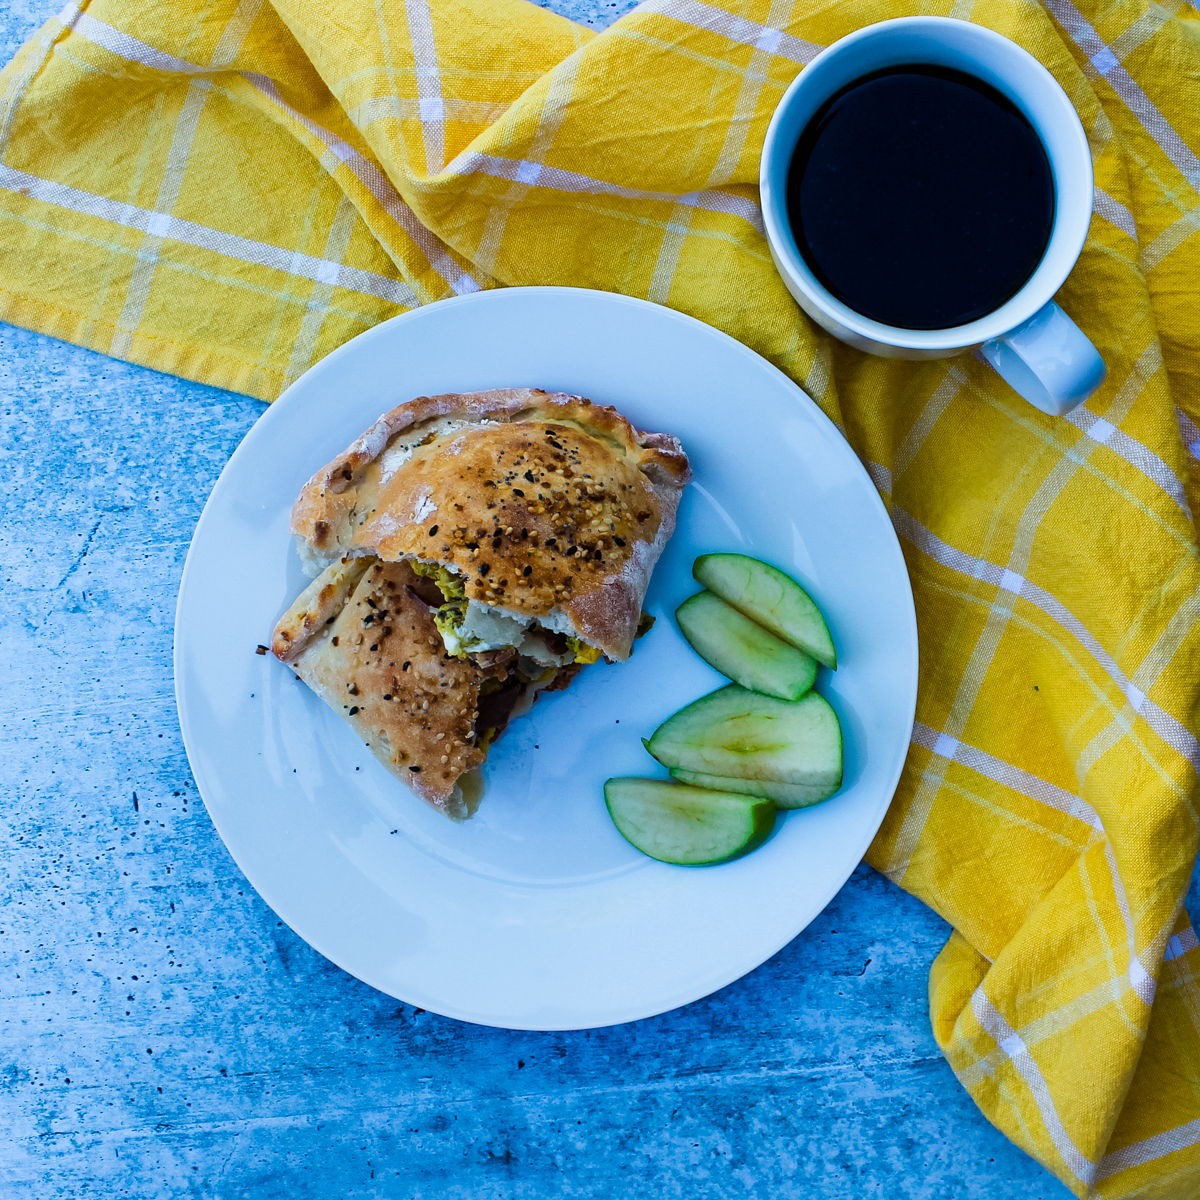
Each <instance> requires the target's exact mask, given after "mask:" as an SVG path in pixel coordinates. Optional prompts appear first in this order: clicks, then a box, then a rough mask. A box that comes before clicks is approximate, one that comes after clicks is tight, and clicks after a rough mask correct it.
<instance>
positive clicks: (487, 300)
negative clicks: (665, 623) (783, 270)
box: [172, 285, 920, 1032]
mask: <svg viewBox="0 0 1200 1200" xmlns="http://www.w3.org/2000/svg"><path fill="white" fill-rule="evenodd" d="M530 293H535V294H541V295H559V296H561V297H563V298H564V299H567V298H569V299H570V300H571V301H572V302H578V301H580V300H581V299H582V298H586V300H585V302H586V303H588V304H600V305H601V306H603V305H608V304H613V305H618V306H629V307H634V308H639V309H642V310H643V311H649V312H651V313H652V314H653V318H654V319H656V320H663V319H665V320H668V321H675V322H678V323H680V324H683V325H686V326H690V327H692V328H693V329H696V330H697V331H698V332H700V333H702V334H703V335H704V336H706V337H710V338H715V339H716V340H717V341H718V342H720V343H723V344H724V345H725V348H726V349H727V350H732V351H734V352H735V353H737V354H738V355H740V356H742V357H747V358H748V359H749V360H750V361H751V362H752V363H753V364H754V366H755V367H756V368H757V369H763V368H766V370H767V371H768V373H770V374H773V375H774V376H775V377H776V378H777V380H778V381H780V382H782V383H783V384H784V387H785V391H788V392H790V393H791V394H792V395H793V398H795V399H798V400H799V401H800V403H801V405H802V406H803V407H806V408H807V409H808V410H809V415H810V417H814V418H816V419H817V422H818V424H821V423H824V424H825V425H826V426H827V427H828V431H830V432H832V433H833V434H835V435H836V437H837V438H838V439H839V440H841V441H842V442H843V443H844V444H845V445H846V448H847V450H848V451H849V455H850V458H851V460H852V464H851V469H852V470H853V471H855V472H856V473H857V474H858V475H859V477H860V479H861V481H862V482H863V483H865V484H866V494H867V497H868V503H869V504H870V505H871V506H872V507H873V508H874V509H875V510H876V513H877V515H878V516H879V517H880V518H881V519H882V521H883V523H884V525H885V526H886V529H887V531H888V534H889V542H890V546H891V547H892V548H894V550H895V553H896V555H897V558H898V563H899V565H900V566H901V568H902V576H903V580H904V584H905V586H904V592H903V597H902V599H903V601H904V604H903V614H902V615H903V617H904V625H905V627H906V632H907V634H908V638H909V645H910V661H909V662H908V663H907V664H906V666H907V671H906V679H907V694H906V695H904V696H903V697H902V699H903V701H904V703H903V705H902V706H901V705H900V704H898V705H897V707H898V709H900V711H902V712H903V713H905V714H906V719H905V725H906V727H907V728H908V730H909V732H910V740H911V730H912V728H913V725H914V722H915V719H916V704H917V694H918V684H919V665H920V653H919V651H920V647H919V629H918V626H917V620H916V605H915V599H914V596H913V591H912V580H911V577H910V575H909V571H908V566H907V562H906V560H905V558H904V552H903V549H902V547H901V545H900V540H899V537H898V536H897V534H896V530H895V527H894V525H893V524H892V521H891V517H890V516H889V514H888V511H887V508H886V506H885V504H884V502H883V499H882V497H881V496H880V494H879V491H878V489H877V488H876V486H875V484H874V482H873V480H872V479H871V477H870V475H869V474H868V472H867V470H866V468H865V467H864V465H863V463H862V461H861V460H860V459H859V457H858V454H857V452H856V451H855V450H854V447H853V446H852V445H851V444H850V442H849V440H848V439H847V438H846V437H845V435H844V434H843V433H842V431H841V429H840V428H839V427H838V426H837V425H836V424H835V423H834V422H833V421H832V420H831V419H830V418H829V417H828V416H827V415H826V413H825V412H824V411H823V410H822V409H821V407H820V406H819V405H818V404H817V403H816V401H814V400H813V399H812V397H811V396H809V395H808V393H807V392H805V391H804V389H803V388H802V387H801V386H800V385H799V384H797V383H796V382H795V380H793V379H792V378H791V377H790V376H788V375H787V374H786V373H785V372H784V371H782V370H780V368H779V367H777V366H776V365H775V364H774V363H772V362H771V361H770V360H768V359H766V358H765V357H763V356H762V355H760V354H758V353H757V352H756V351H755V350H753V349H751V348H750V347H749V346H747V345H746V344H745V343H743V342H740V341H738V340H737V339H736V338H734V337H733V336H731V335H730V334H728V333H726V332H724V330H721V329H717V328H716V327H715V326H712V325H709V324H707V323H706V322H704V321H701V320H699V319H698V318H696V317H693V316H691V315H689V314H687V313H683V312H680V311H679V310H678V309H673V308H669V307H667V306H665V305H660V304H655V303H653V302H652V301H648V300H643V299H640V298H638V297H635V296H626V295H624V294H622V293H620V292H606V291H601V290H598V289H593V288H577V287H564V286H540V285H539V286H530V287H501V288H489V289H486V290H484V291H480V292H473V293H470V294H467V295H461V296H451V297H447V298H445V299H443V300H438V301H435V302H433V303H431V304H428V305H422V306H421V307H419V308H413V309H409V310H408V311H406V312H403V313H397V314H396V315H395V316H393V317H389V318H388V319H387V320H386V321H381V322H380V323H379V324H377V325H373V326H371V327H370V328H369V329H366V330H363V331H362V332H361V333H359V334H356V335H355V336H354V337H352V338H349V339H348V340H347V341H345V342H343V343H342V344H341V345H339V346H337V347H335V348H334V349H333V350H332V351H330V352H329V354H327V355H325V356H324V357H323V358H322V359H320V360H319V361H318V362H316V363H314V364H313V365H312V366H311V367H309V369H308V370H307V371H305V372H304V373H303V374H302V375H300V376H298V377H297V379H295V380H294V381H293V382H292V383H291V384H290V385H289V386H288V387H287V388H286V389H285V390H284V391H283V392H282V393H281V394H280V395H279V397H278V398H277V399H276V400H275V401H274V402H273V403H271V404H270V405H269V406H268V407H267V409H266V410H265V411H264V412H262V413H261V414H260V415H259V416H258V418H257V419H256V420H255V422H254V424H252V425H251V426H250V428H249V429H248V430H247V431H246V433H245V434H244V435H243V437H242V439H241V440H240V441H239V442H238V444H237V446H236V447H235V448H234V450H233V453H232V454H230V456H229V458H228V459H227V460H226V461H225V463H224V465H223V466H222V468H221V471H220V474H219V475H218V476H217V479H216V481H215V482H214V484H213V486H212V489H211V490H210V492H209V495H208V497H207V498H206V500H205V503H204V507H203V509H202V510H201V513H200V517H199V519H198V520H197V522H196V526H195V529H194V530H193V533H192V538H191V540H190V542H189V544H188V552H187V555H186V558H185V560H184V566H183V570H182V572H181V574H180V580H179V587H178V593H177V597H176V604H175V620H174V625H173V631H172V670H173V676H174V679H173V683H174V694H175V704H176V711H177V714H178V717H179V726H180V733H181V736H182V738H183V743H184V750H185V753H186V754H187V758H188V766H189V769H190V770H191V772H192V777H193V779H194V780H195V782H196V788H197V791H199V793H200V798H201V799H202V800H203V801H204V807H205V811H206V812H207V813H208V817H209V819H210V820H211V821H212V824H213V827H214V829H215V830H216V832H217V834H218V836H219V837H220V839H221V842H222V844H223V846H224V848H225V850H226V852H227V853H228V854H229V856H230V857H231V858H232V859H233V861H234V863H235V864H236V865H237V867H238V870H239V871H241V873H242V875H243V876H244V877H245V879H246V881H247V883H249V884H250V886H251V887H252V888H254V891H255V893H256V895H257V896H258V897H259V898H260V899H261V900H262V901H263V903H265V904H266V905H267V907H268V908H270V909H271V911H272V912H274V913H275V915H276V916H277V917H278V918H279V919H280V920H282V921H283V922H284V923H285V924H286V925H287V926H288V928H289V929H291V930H292V932H293V933H295V934H296V936H297V937H300V938H301V940H303V941H304V942H305V943H307V944H308V945H309V946H311V947H312V948H313V949H314V950H316V951H317V953H319V954H321V955H322V956H323V957H324V958H326V959H328V960H329V961H330V962H332V963H334V964H335V965H336V966H337V967H339V968H340V969H341V970H343V971H345V972H346V973H347V974H348V975H350V976H351V977H353V978H355V979H358V980H360V981H361V982H363V983H366V984H367V986H369V987H372V988H374V989H376V990H378V991H380V992H382V993H383V994H384V995H387V996H391V997H392V998H393V999H396V1000H399V1001H401V1002H403V1003H415V1002H414V1001H410V1000H409V999H408V998H407V997H405V996H402V995H399V994H398V992H397V990H395V989H394V988H392V987H384V986H381V985H380V984H379V983H377V982H373V981H372V980H370V979H366V978H364V977H363V976H362V975H360V974H359V973H358V972H357V971H356V970H355V969H354V968H352V967H351V966H348V965H347V964H346V963H345V962H344V961H343V960H342V957H341V955H340V954H339V953H338V952H337V951H336V950H331V949H329V948H326V947H325V946H324V945H322V944H320V940H318V941H313V940H310V939H309V937H307V936H305V935H304V934H302V933H300V932H299V930H297V929H296V928H295V926H293V925H292V923H291V921H290V920H289V919H288V917H287V916H286V915H285V913H284V912H283V911H281V909H280V908H279V907H277V906H276V904H275V903H274V902H273V900H272V898H271V897H270V896H269V895H268V894H267V893H268V892H271V891H273V890H274V889H273V888H272V887H271V886H270V884H267V886H266V891H264V888H263V886H262V885H261V884H260V882H258V881H256V880H255V879H254V878H253V877H252V876H251V874H250V872H249V871H248V870H247V869H246V867H245V866H244V865H243V862H242V858H241V856H240V855H239V853H238V852H237V851H236V850H235V849H234V847H233V846H232V845H231V844H230V841H229V840H228V838H227V837H226V833H225V831H224V829H223V828H222V825H223V822H222V820H221V819H220V818H219V816H218V815H217V811H214V805H212V804H210V803H209V799H208V797H207V795H206V794H205V787H204V784H203V782H202V772H201V771H200V770H198V769H197V754H198V753H199V749H200V748H199V746H198V745H197V747H196V750H195V751H194V750H193V742H194V741H195V739H196V737H197V736H198V735H197V734H196V733H195V731H194V729H193V730H192V731H189V727H190V726H191V721H190V719H189V713H188V703H187V699H186V696H185V688H184V686H183V684H182V682H181V681H182V678H183V670H182V667H183V664H182V661H181V659H182V654H183V650H182V643H183V641H184V639H185V637H186V635H185V634H183V633H181V621H182V616H183V607H184V598H185V595H186V594H187V591H188V586H189V582H190V579H191V575H192V573H193V569H194V563H195V556H194V550H195V547H196V544H197V542H198V541H199V540H200V538H201V535H202V534H203V533H204V531H205V526H206V524H207V523H208V521H209V520H210V519H213V518H212V516H211V514H212V513H213V512H215V509H216V506H217V502H218V497H219V495H220V493H222V491H223V484H224V481H225V480H226V477H227V474H228V472H229V470H230V467H231V465H232V464H233V463H234V462H235V460H237V459H238V458H239V456H241V455H243V454H247V453H252V452H253V445H252V443H253V442H255V441H257V440H258V438H259V437H261V436H266V435H265V434H260V433H259V430H260V429H263V428H267V429H269V428H271V427H272V426H274V425H275V424H277V423H278V422H279V421H284V420H286V419H287V417H286V414H287V412H288V411H289V409H288V407H287V403H286V402H287V401H288V400H289V398H290V397H291V396H292V395H293V394H294V393H296V392H297V391H298V390H299V387H300V385H301V383H302V382H305V381H308V379H309V376H311V375H312V374H313V373H314V372H321V373H324V372H326V371H329V370H334V369H336V366H337V363H338V362H339V361H340V360H341V359H343V358H345V357H346V356H347V355H351V354H354V353H356V352H358V351H357V347H358V346H359V344H360V343H362V342H363V341H364V340H374V339H376V338H380V337H391V336H393V331H394V330H395V329H396V328H397V327H401V328H403V327H404V325H405V324H406V323H407V324H411V323H413V322H415V321H419V320H421V319H424V318H426V317H427V316H428V314H430V313H431V312H441V313H444V312H447V311H449V310H451V309H457V308H461V307H464V306H472V307H477V306H480V305H492V304H497V303H500V304H503V303H508V302H509V301H510V299H511V298H512V297H514V296H522V295H526V294H530ZM305 386H306V387H307V386H311V384H310V383H308V382H305ZM504 386H509V385H504ZM512 386H516V385H515V384H514V385H512ZM402 403H403V402H402ZM276 411H278V412H279V413H280V414H281V415H280V416H278V417H276V416H274V415H273V414H274V413H275V412H276ZM264 422H266V425H265V426H264ZM248 443H249V444H251V448H250V449H249V450H248V449H246V447H247V445H248ZM909 744H910V743H909V741H906V742H905V743H904V748H903V750H902V751H900V752H898V753H897V755H896V760H895V761H894V762H893V764H892V769H891V771H890V772H889V773H888V775H887V780H888V782H887V784H886V786H884V787H883V788H882V789H881V791H880V795H879V798H878V800H877V803H876V807H875V811H874V813H873V814H872V816H871V818H870V819H869V820H867V821H865V822H864V823H863V826H862V829H861V834H860V836H859V838H858V839H857V841H856V843H855V845H854V847H853V855H852V859H853V861H852V863H851V866H850V868H849V870H848V871H847V872H846V873H845V874H844V875H841V876H840V878H839V879H838V881H837V882H836V884H834V885H833V886H831V887H829V888H826V889H824V890H823V891H822V892H820V893H817V895H819V896H820V897H821V899H820V903H819V904H818V905H817V906H816V910H815V912H814V914H813V915H812V916H810V917H809V918H808V919H807V920H805V921H804V922H803V923H801V924H800V925H798V926H797V927H795V928H794V929H792V930H791V932H790V933H788V934H787V936H785V937H784V938H783V939H782V941H780V942H779V943H778V945H774V946H773V948H772V949H771V950H770V951H769V952H768V953H766V954H762V955H760V956H759V955H758V952H757V951H756V952H755V953H756V956H757V961H756V962H755V963H754V964H752V965H750V966H748V967H747V966H743V965H741V964H738V965H737V966H735V967H734V968H733V969H732V970H730V971H726V972H720V973H718V975H717V980H718V981H717V982H716V983H714V984H713V985H712V986H707V985H706V986H705V989H704V990H703V991H701V992H699V993H696V994H694V995H691V996H690V998H688V999H684V1000H678V1001H673V1002H671V1003H670V1004H669V1005H668V1006H667V1007H663V1006H662V1005H661V1003H650V1004H648V1005H646V1006H644V1007H641V1008H639V1009H638V1010H637V1011H635V1012H632V1013H631V1014H629V1015H626V1016H623V1017H621V1018H620V1019H619V1020H617V1021H611V1020H597V1021H593V1022H590V1023H586V1024H580V1023H577V1022H572V1023H569V1024H558V1023H549V1024H547V1023H544V1022H543V1023H529V1024H521V1023H511V1022H509V1021H507V1020H506V1021H505V1022H500V1021H487V1020H484V1019H482V1018H481V1016H480V1015H479V1014H478V1013H468V1012H466V1011H463V1010H456V1009H455V1006H454V1005H444V1006H439V1007H437V1008H435V1009H431V1010H430V1011H435V1012H437V1013H439V1015H441V1016H445V1017H449V1018H451V1019H453V1020H459V1021H463V1022H464V1023H467V1024H472V1025H479V1026H482V1027H486V1028H497V1029H512V1030H526V1031H543V1032H563V1031H569V1030H577V1029H578V1030H582V1029H600V1028H610V1027H615V1026H617V1025H623V1024H628V1023H629V1022H632V1021H640V1020H646V1019H648V1018H650V1017H654V1016H660V1015H663V1014H664V1013H668V1012H673V1011H675V1009H677V1008H681V1007H684V1006H686V1005H687V1004H692V1003H695V1002H696V1001H698V1000H701V999H704V998H705V997H706V996H711V995H713V994H715V993H716V992H718V991H720V990H722V989H723V988H725V987H728V986H729V985H730V984H731V983H734V982H736V981H737V980H738V979H740V978H742V977H743V976H745V975H748V974H750V973H751V972H752V971H754V970H756V969H757V968H758V967H760V966H762V965H763V964H764V963H766V962H767V961H769V960H770V959H771V958H773V957H774V956H775V955H776V954H778V953H779V951H780V950H782V949H783V948H784V947H785V946H786V945H788V943H789V942H791V941H793V940H794V939H795V938H796V937H798V936H799V935H800V934H801V933H803V932H804V930H805V929H807V928H808V926H809V925H810V924H812V922H813V921H814V920H815V919H816V917H817V916H818V915H819V914H820V913H821V912H823V911H824V910H825V908H827V907H828V905H829V903H830V901H831V900H832V899H833V897H834V896H836V895H837V893H838V892H839V891H841V889H842V888H843V887H844V886H845V884H846V881H847V880H848V879H849V878H850V877H851V876H852V875H853V873H854V871H855V870H856V869H857V868H858V866H859V865H860V864H861V862H862V860H863V855H864V854H865V852H866V850H867V848H868V847H869V846H870V844H871V842H872V841H873V840H874V837H875V835H876V833H877V832H878V831H879V828H880V826H881V825H882V824H883V821H884V818H885V817H886V816H887V812H888V809H889V808H890V806H891V801H892V798H893V797H894V795H895V792H896V788H897V786H898V785H899V782H900V778H901V776H902V774H903V771H904V767H905V763H906V760H907V754H908V746H909ZM218 811H219V810H218ZM234 840H235V841H236V840H237V839H236V838H235V839H234ZM424 1007H428V1005H427V1004H426V1005H424Z"/></svg>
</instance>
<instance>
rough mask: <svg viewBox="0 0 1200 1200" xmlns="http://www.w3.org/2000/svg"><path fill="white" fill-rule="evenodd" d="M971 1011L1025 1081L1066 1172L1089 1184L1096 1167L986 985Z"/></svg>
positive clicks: (975, 997)
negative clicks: (1061, 1115)
mask: <svg viewBox="0 0 1200 1200" xmlns="http://www.w3.org/2000/svg"><path fill="white" fill-rule="evenodd" d="M971 1011H972V1012H973V1013H974V1014H975V1019H976V1020H977V1021H978V1022H979V1024H980V1025H981V1026H982V1027H983V1029H984V1031H985V1032H986V1033H987V1034H988V1036H989V1037H991V1038H992V1039H993V1041H995V1043H996V1044H997V1045H998V1046H999V1047H1000V1049H1001V1050H1002V1051H1004V1053H1005V1055H1006V1056H1007V1057H1008V1059H1009V1060H1010V1061H1011V1062H1012V1064H1013V1066H1014V1067H1016V1069H1017V1072H1018V1073H1019V1074H1020V1076H1021V1078H1022V1079H1023V1080H1024V1081H1025V1085H1026V1087H1028V1088H1029V1091H1030V1092H1031V1093H1032V1095H1033V1099H1034V1103H1035V1104H1036V1105H1037V1108H1038V1112H1039V1114H1040V1115H1041V1118H1042V1124H1043V1125H1045V1127H1046V1132H1047V1133H1048V1134H1049V1135H1050V1140H1051V1141H1052V1142H1053V1143H1054V1148H1055V1149H1056V1150H1057V1151H1058V1153H1059V1156H1060V1157H1061V1158H1062V1160H1063V1162H1064V1163H1065V1164H1066V1166H1067V1169H1068V1170H1069V1171H1070V1172H1071V1173H1072V1174H1073V1175H1074V1176H1075V1178H1076V1179H1078V1180H1079V1181H1080V1182H1081V1183H1084V1184H1089V1185H1090V1184H1091V1183H1092V1181H1093V1180H1094V1179H1095V1177H1096V1164H1095V1163H1093V1162H1092V1161H1091V1160H1090V1159H1089V1158H1087V1157H1085V1155H1084V1154H1083V1152H1082V1151H1081V1150H1080V1149H1079V1147H1078V1146H1076V1145H1075V1143H1074V1141H1073V1140H1072V1139H1071V1135H1070V1134H1069V1133H1068V1132H1067V1129H1066V1126H1065V1125H1063V1123H1062V1118H1061V1117H1060V1116H1059V1115H1058V1109H1057V1108H1055V1107H1054V1100H1053V1098H1052V1097H1051V1095H1050V1088H1049V1086H1048V1085H1047V1083H1046V1078H1045V1076H1044V1075H1043V1074H1042V1072H1041V1068H1040V1067H1039V1066H1038V1065H1037V1063H1036V1062H1035V1061H1034V1058H1033V1055H1032V1054H1031V1053H1030V1052H1029V1047H1028V1046H1026V1045H1025V1043H1024V1042H1023V1041H1022V1040H1021V1036H1020V1034H1018V1033H1017V1032H1016V1030H1014V1029H1013V1027H1012V1026H1011V1025H1009V1023H1008V1022H1007V1021H1006V1020H1005V1019H1004V1017H1003V1016H1002V1015H1001V1013H1000V1011H999V1010H998V1009H997V1008H996V1006H995V1005H994V1004H993V1003H992V1002H991V1001H990V1000H989V999H988V998H987V996H986V995H985V993H984V990H983V984H980V985H979V987H977V988H976V989H975V991H974V993H973V994H972V996H971Z"/></svg>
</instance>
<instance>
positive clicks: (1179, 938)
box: [1163, 925, 1200, 962]
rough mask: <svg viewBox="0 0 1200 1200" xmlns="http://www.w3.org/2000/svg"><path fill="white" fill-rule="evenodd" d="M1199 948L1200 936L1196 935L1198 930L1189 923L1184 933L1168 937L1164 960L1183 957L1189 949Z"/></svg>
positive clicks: (1169, 960)
mask: <svg viewBox="0 0 1200 1200" xmlns="http://www.w3.org/2000/svg"><path fill="white" fill-rule="evenodd" d="M1197 949H1200V938H1198V937H1197V936H1196V931H1195V930H1194V929H1193V928H1192V927H1191V926H1190V925H1189V926H1188V927H1187V928H1186V929H1185V930H1184V931H1183V932H1182V933H1177V934H1175V935H1174V936H1173V937H1169V938H1167V949H1166V953H1165V954H1164V955H1163V962H1171V961H1172V959H1176V958H1182V957H1183V955H1185V954H1186V953H1187V952H1188V951H1189V950H1197Z"/></svg>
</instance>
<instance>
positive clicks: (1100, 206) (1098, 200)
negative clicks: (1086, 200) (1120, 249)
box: [1092, 188, 1138, 242]
mask: <svg viewBox="0 0 1200 1200" xmlns="http://www.w3.org/2000/svg"><path fill="white" fill-rule="evenodd" d="M1092 208H1093V209H1094V211H1095V212H1098V213H1099V214H1100V215H1101V216H1102V217H1103V218H1104V219H1105V220H1106V221H1107V222H1108V223H1109V224H1110V225H1115V226H1116V227H1117V228H1118V229H1119V230H1120V231H1121V232H1122V233H1127V234H1129V236H1130V237H1131V238H1133V240H1134V241H1135V242H1136V241H1137V240H1138V232H1137V222H1136V221H1135V220H1134V219H1133V213H1131V212H1130V211H1129V209H1127V208H1126V207H1125V205H1123V204H1122V203H1121V202H1120V201H1119V200H1114V199H1113V198H1112V197H1111V196H1110V195H1109V194H1108V193H1107V192H1102V191H1101V190H1100V189H1099V188H1096V189H1095V190H1094V194H1093V200H1092Z"/></svg>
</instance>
